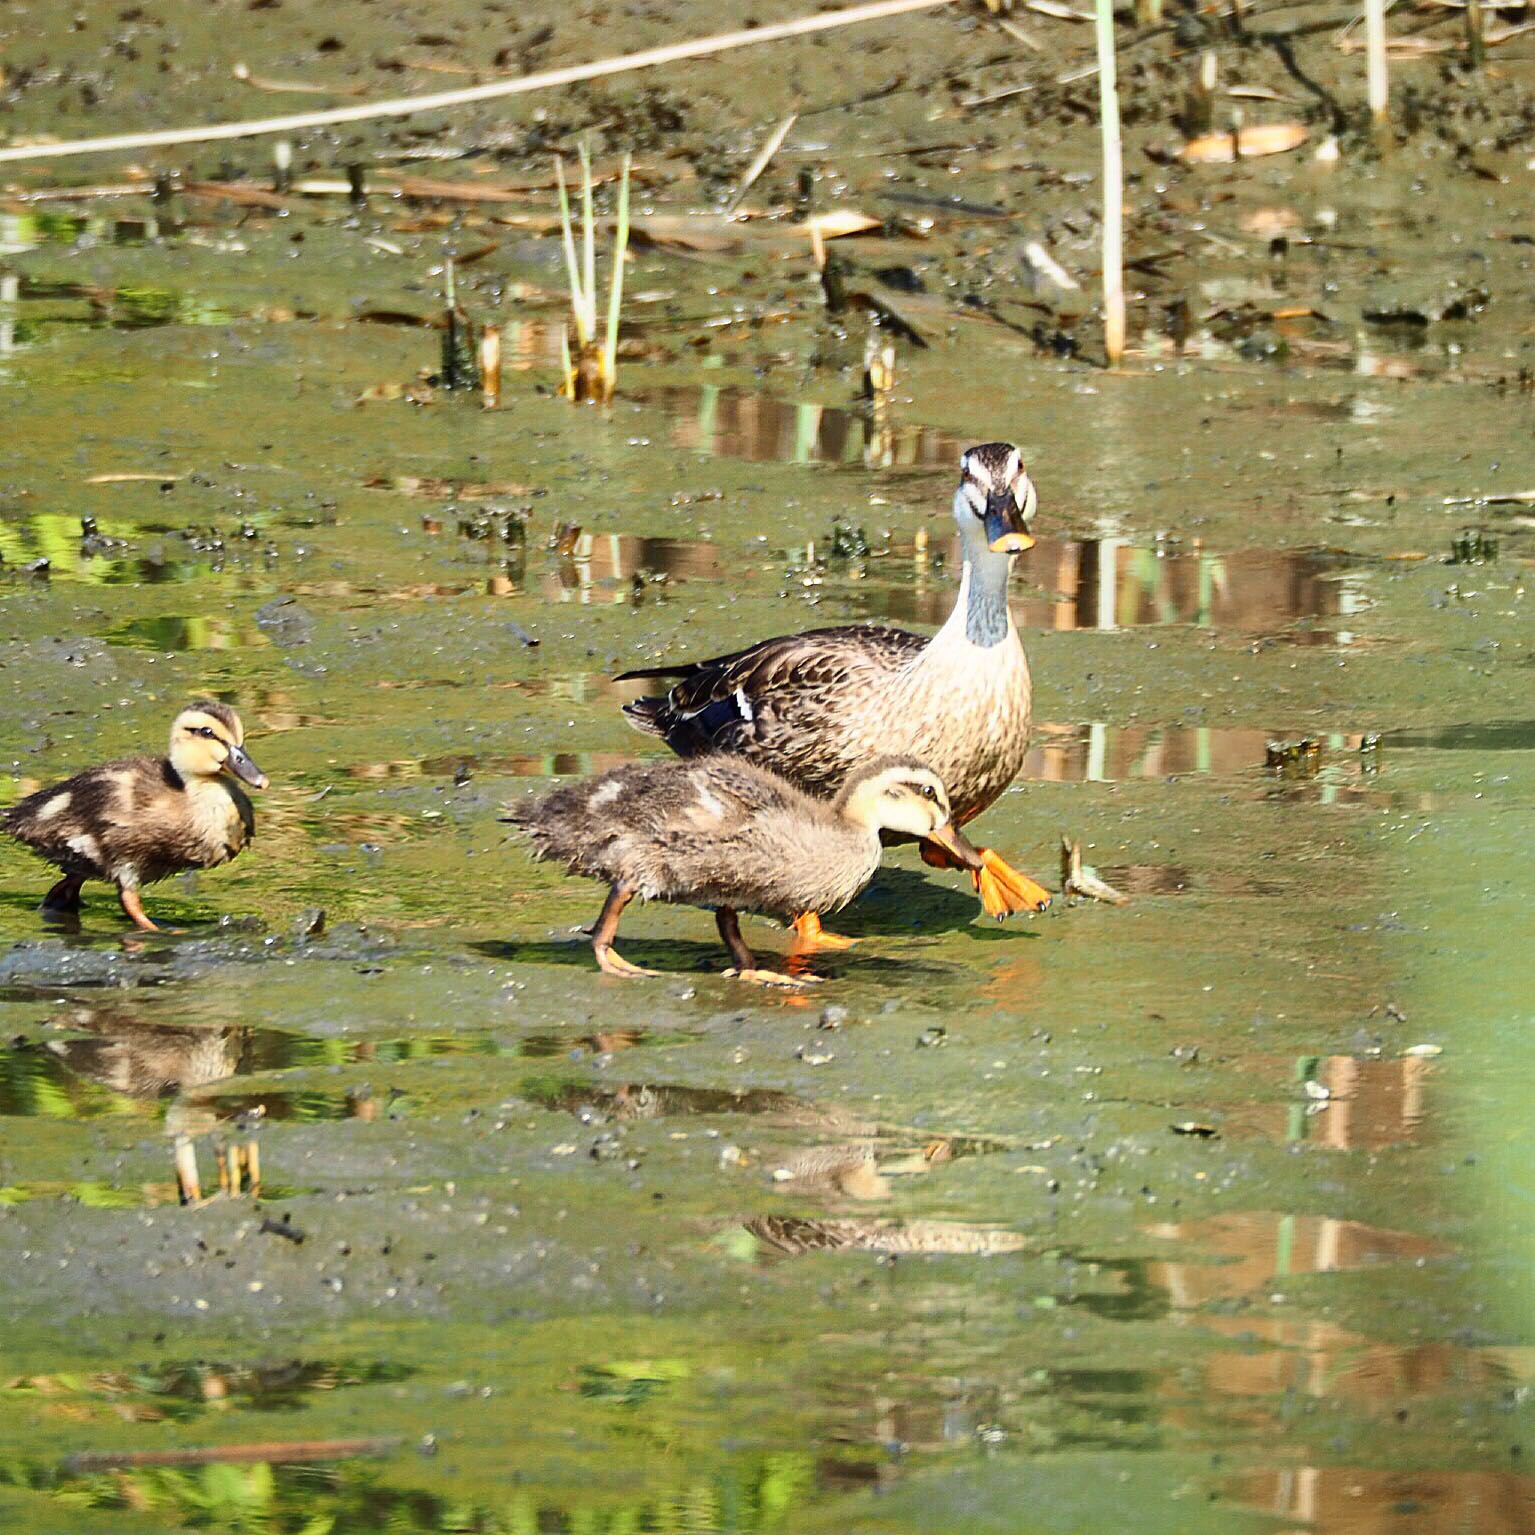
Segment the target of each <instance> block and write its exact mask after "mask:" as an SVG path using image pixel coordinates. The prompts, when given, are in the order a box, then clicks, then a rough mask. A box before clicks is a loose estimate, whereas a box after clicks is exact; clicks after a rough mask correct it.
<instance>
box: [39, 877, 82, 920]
mask: <svg viewBox="0 0 1535 1535" xmlns="http://www.w3.org/2000/svg"><path fill="white" fill-rule="evenodd" d="M84 883H85V881H84V880H83V879H81V877H80V876H79V875H78V874H66V875H65V876H64V878H63V879H61V880H60V881H59V882H58V884H56V885H55V886H53V888H52V889H51V890H49V892H48V894H47V895H45V896H44V897H43V910H44V911H69V912H74V911H79V910H80V904H81V903H80V886H81V885H83V884H84Z"/></svg>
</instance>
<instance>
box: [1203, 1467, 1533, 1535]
mask: <svg viewBox="0 0 1535 1535" xmlns="http://www.w3.org/2000/svg"><path fill="white" fill-rule="evenodd" d="M1225 1491H1226V1493H1227V1495H1228V1496H1230V1497H1232V1498H1235V1499H1236V1500H1237V1501H1238V1502H1241V1503H1246V1504H1249V1505H1251V1506H1253V1507H1255V1508H1259V1509H1262V1510H1263V1511H1264V1512H1266V1513H1271V1514H1273V1515H1274V1516H1275V1517H1276V1518H1279V1519H1286V1520H1294V1521H1297V1522H1300V1523H1303V1524H1304V1525H1305V1527H1306V1528H1307V1529H1308V1530H1314V1531H1315V1532H1316V1535H1431V1532H1432V1535H1437V1532H1439V1531H1454V1532H1455V1535H1527V1532H1528V1531H1529V1530H1531V1529H1535V1477H1528V1476H1520V1475H1518V1474H1517V1473H1515V1472H1512V1471H1448V1470H1416V1471H1382V1470H1375V1469H1368V1468H1362V1467H1359V1466H1298V1467H1295V1468H1293V1469H1286V1470H1272V1471H1270V1470H1264V1471H1251V1472H1248V1473H1246V1474H1245V1475H1243V1476H1240V1477H1237V1478H1235V1479H1234V1480H1232V1481H1231V1482H1229V1483H1228V1484H1227V1485H1226V1488H1225Z"/></svg>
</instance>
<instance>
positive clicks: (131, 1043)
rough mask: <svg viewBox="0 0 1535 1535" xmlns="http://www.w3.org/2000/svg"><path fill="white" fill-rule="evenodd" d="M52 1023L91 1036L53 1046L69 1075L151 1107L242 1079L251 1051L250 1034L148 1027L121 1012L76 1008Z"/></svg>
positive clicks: (160, 1025)
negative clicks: (151, 1103)
mask: <svg viewBox="0 0 1535 1535" xmlns="http://www.w3.org/2000/svg"><path fill="white" fill-rule="evenodd" d="M52 1022H53V1024H54V1026H55V1027H57V1028H68V1029H84V1030H89V1031H90V1032H89V1035H88V1036H87V1037H77V1038H73V1039H51V1040H49V1041H48V1042H47V1048H48V1050H49V1051H50V1053H51V1054H53V1055H54V1056H55V1057H57V1059H58V1060H59V1061H61V1062H62V1063H63V1064H64V1066H65V1067H67V1068H68V1070H69V1071H71V1072H73V1073H74V1075H76V1076H79V1077H84V1078H86V1079H88V1080H89V1081H92V1082H96V1083H99V1084H100V1085H101V1086H102V1087H106V1088H109V1089H110V1090H111V1091H112V1092H115V1093H121V1094H122V1095H123V1096H124V1097H125V1098H136V1099H139V1100H141V1101H146V1102H147V1101H153V1100H154V1099H158V1098H175V1097H179V1096H181V1095H183V1094H186V1093H188V1092H191V1091H192V1090H194V1089H196V1088H200V1087H206V1086H208V1085H209V1084H210V1083H214V1082H221V1081H223V1080H224V1079H225V1078H227V1077H234V1076H238V1075H239V1074H240V1072H241V1071H242V1070H244V1069H245V1068H246V1065H247V1062H248V1057H249V1053H250V1047H251V1031H250V1030H249V1029H243V1028H199V1027H194V1026H190V1025H178V1024H163V1023H146V1022H144V1021H143V1020H142V1019H140V1018H136V1017H134V1016H132V1015H131V1014H128V1013H124V1012H121V1011H119V1010H118V1009H115V1008H101V1007H82V1008H75V1009H72V1010H71V1011H70V1012H68V1013H65V1014H61V1015H60V1016H59V1017H57V1018H55V1019H53V1020H52Z"/></svg>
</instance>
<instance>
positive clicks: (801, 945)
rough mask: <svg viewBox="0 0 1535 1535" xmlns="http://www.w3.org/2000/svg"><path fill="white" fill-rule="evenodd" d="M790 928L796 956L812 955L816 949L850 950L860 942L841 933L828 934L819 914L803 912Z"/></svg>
mask: <svg viewBox="0 0 1535 1535" xmlns="http://www.w3.org/2000/svg"><path fill="white" fill-rule="evenodd" d="M789 928H790V931H791V932H793V934H794V952H795V953H796V954H805V953H811V952H813V951H814V950H816V949H850V948H852V947H853V945H854V944H855V943H857V942H858V940H857V939H856V938H848V937H845V936H844V935H843V934H841V933H828V932H827V931H826V929H825V928H824V927H822V926H821V916H820V913H819V912H814V911H804V912H801V913H800V914H799V916H797V917H796V918H795V919H794V920H793V921H792V922H791V923H790V924H789Z"/></svg>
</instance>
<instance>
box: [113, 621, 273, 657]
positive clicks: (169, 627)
mask: <svg viewBox="0 0 1535 1535" xmlns="http://www.w3.org/2000/svg"><path fill="white" fill-rule="evenodd" d="M105 638H106V640H107V642H108V643H109V644H112V645H127V646H132V647H134V648H136V649H143V650H164V651H188V650H239V649H243V648H245V647H247V646H256V645H268V644H270V643H271V641H270V640H269V639H268V638H267V636H266V635H265V634H263V633H262V632H261V630H260V629H259V628H258V627H257V626H256V625H255V624H254V623H252V622H246V621H244V620H236V619H232V618H226V617H223V616H218V617H215V616H213V615H210V614H205V613H186V614H182V613H162V614H159V615H158V616H156V617H154V618H132V619H129V620H128V622H127V623H125V624H119V625H118V626H117V628H115V629H110V630H108V631H107V633H106V636H105Z"/></svg>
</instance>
